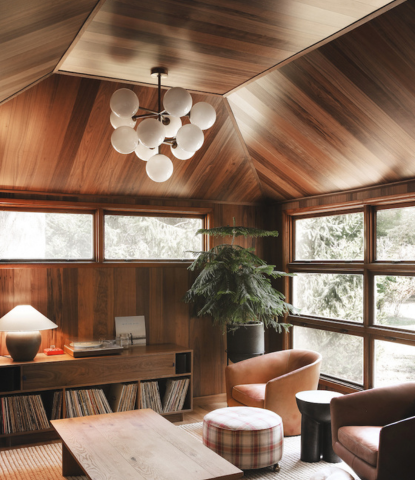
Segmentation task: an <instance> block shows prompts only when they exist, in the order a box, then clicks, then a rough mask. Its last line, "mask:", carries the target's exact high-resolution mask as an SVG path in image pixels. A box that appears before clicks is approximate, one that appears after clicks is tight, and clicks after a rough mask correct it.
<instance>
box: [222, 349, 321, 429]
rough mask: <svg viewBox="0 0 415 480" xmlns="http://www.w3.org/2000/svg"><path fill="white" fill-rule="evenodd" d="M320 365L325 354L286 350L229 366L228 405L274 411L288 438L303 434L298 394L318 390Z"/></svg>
mask: <svg viewBox="0 0 415 480" xmlns="http://www.w3.org/2000/svg"><path fill="white" fill-rule="evenodd" d="M320 365H321V355H320V354H319V353H317V352H312V351H310V350H283V351H281V352H274V353H268V354H266V355H262V356H259V357H255V358H250V359H248V360H244V361H242V362H238V363H234V364H232V365H228V366H227V367H226V369H225V377H226V398H227V402H228V406H229V407H235V406H248V407H258V408H266V409H268V410H272V411H273V412H275V413H277V414H278V415H280V417H281V418H282V421H283V426H284V435H285V436H290V435H299V434H300V433H301V414H300V411H299V410H298V407H297V402H296V399H295V394H296V393H298V392H301V391H304V390H316V389H317V387H318V380H319V377H320Z"/></svg>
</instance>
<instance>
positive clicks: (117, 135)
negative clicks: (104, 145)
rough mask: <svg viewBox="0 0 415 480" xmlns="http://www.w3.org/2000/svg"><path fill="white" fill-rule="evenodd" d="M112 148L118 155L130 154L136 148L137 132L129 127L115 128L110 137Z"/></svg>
mask: <svg viewBox="0 0 415 480" xmlns="http://www.w3.org/2000/svg"><path fill="white" fill-rule="evenodd" d="M111 143H112V146H113V147H114V148H115V150H117V152H119V153H124V154H127V153H131V152H134V150H135V149H136V148H137V145H138V137H137V132H136V131H135V130H134V128H131V127H119V128H116V129H115V130H114V131H113V132H112V135H111Z"/></svg>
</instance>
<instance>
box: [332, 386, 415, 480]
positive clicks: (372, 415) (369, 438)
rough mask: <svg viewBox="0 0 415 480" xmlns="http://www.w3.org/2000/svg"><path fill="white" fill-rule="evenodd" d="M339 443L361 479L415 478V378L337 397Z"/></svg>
mask: <svg viewBox="0 0 415 480" xmlns="http://www.w3.org/2000/svg"><path fill="white" fill-rule="evenodd" d="M330 410H331V426H332V436H333V449H334V451H335V452H336V453H337V455H338V456H339V457H340V458H341V459H342V460H344V461H345V462H346V463H347V464H348V465H349V466H350V467H351V468H353V470H354V471H355V472H356V474H357V475H358V476H359V477H360V479H361V480H395V479H396V480H413V479H415V468H414V465H413V460H414V458H413V457H414V456H415V382H411V383H405V384H402V385H396V386H393V387H382V388H374V389H372V390H366V391H364V392H358V393H351V394H349V395H345V396H343V397H336V398H333V399H332V400H331V403H330Z"/></svg>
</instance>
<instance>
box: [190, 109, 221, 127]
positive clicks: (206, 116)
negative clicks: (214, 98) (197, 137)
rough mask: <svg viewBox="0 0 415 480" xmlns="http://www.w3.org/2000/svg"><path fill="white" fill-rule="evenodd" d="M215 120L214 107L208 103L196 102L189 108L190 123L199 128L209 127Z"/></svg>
mask: <svg viewBox="0 0 415 480" xmlns="http://www.w3.org/2000/svg"><path fill="white" fill-rule="evenodd" d="M215 120H216V112H215V109H214V108H213V107H212V105H210V104H209V103H206V102H199V103H196V104H195V105H193V107H192V109H191V110H190V123H192V124H193V125H196V126H198V127H199V128H200V129H201V130H207V129H208V128H210V127H211V126H212V125H213V124H214V123H215Z"/></svg>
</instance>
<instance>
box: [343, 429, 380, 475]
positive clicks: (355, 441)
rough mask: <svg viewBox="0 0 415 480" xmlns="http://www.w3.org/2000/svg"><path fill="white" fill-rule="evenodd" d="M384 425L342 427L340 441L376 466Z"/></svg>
mask: <svg viewBox="0 0 415 480" xmlns="http://www.w3.org/2000/svg"><path fill="white" fill-rule="evenodd" d="M381 429H382V427H366V426H365V427H341V428H339V432H338V437H339V442H340V443H341V444H342V445H343V446H344V447H345V448H347V450H349V451H350V452H351V453H353V455H356V457H359V458H360V459H361V460H363V461H365V462H366V463H368V464H369V465H372V466H374V467H376V465H377V462H378V451H379V435H380V431H381Z"/></svg>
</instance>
